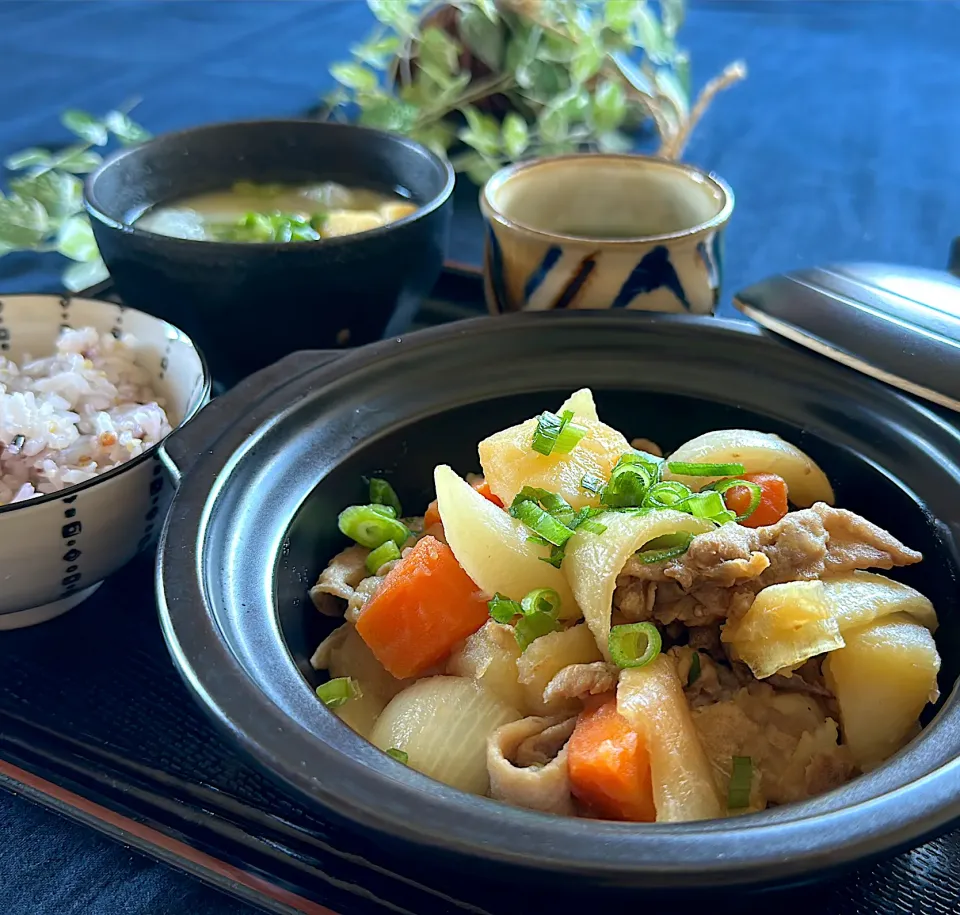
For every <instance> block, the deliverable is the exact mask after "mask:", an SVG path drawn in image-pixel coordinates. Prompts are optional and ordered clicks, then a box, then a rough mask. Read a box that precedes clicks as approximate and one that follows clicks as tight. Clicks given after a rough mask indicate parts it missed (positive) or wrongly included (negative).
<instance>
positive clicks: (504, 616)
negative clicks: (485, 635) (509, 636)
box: [487, 591, 523, 623]
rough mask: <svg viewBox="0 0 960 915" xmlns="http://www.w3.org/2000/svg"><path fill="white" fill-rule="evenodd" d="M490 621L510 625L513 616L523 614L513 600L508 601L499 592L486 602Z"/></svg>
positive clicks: (521, 609) (508, 599) (507, 598)
mask: <svg viewBox="0 0 960 915" xmlns="http://www.w3.org/2000/svg"><path fill="white" fill-rule="evenodd" d="M487 609H488V610H489V611H490V617H491V619H493V620H495V621H496V622H498V623H510V622H512V621H513V618H514V617H515V616H520V614H522V613H523V608H522V607H521V606H520V604H518V603H517V602H516V601H515V600H510V598H509V597H505V596H504V595H503V594H501V593H500V592H499V591H498V592H497V593H496V594H494V595H493V597H492V598H491V599H490V600H488V601H487Z"/></svg>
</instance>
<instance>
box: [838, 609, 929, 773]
mask: <svg viewBox="0 0 960 915" xmlns="http://www.w3.org/2000/svg"><path fill="white" fill-rule="evenodd" d="M845 639H846V643H847V644H846V646H845V647H844V648H840V649H838V650H837V651H833V652H831V653H830V654H829V655H827V658H826V660H825V661H824V663H823V675H824V680H825V681H826V684H827V686H828V687H829V688H830V690H831V691H832V692H833V694H834V695H835V696H836V697H837V702H838V703H839V705H840V723H841V725H842V727H843V736H844V742H845V743H846V745H847V746H848V747H849V748H850V752H851V754H852V756H853V759H854V761H855V762H856V763H857V765H858V766H859V767H860V768H861V769H863V770H867V769H872V768H874V767H875V766H878V765H879V764H880V763H882V762H883V761H884V760H885V759H887V758H888V757H890V756H892V755H893V754H894V753H896V752H897V750H899V749H900V748H901V747H903V746H904V745H905V744H906V743H907V742H908V741H909V740H911V739H912V738H913V737H914V736H915V735H916V734H917V732H918V731H919V725H918V723H917V719H918V718H919V716H920V713H921V712H922V711H923V709H924V706H926V704H927V703H928V702H934V701H936V699H937V697H938V696H939V692H938V690H937V672H938V671H939V670H940V656H939V654H937V646H936V645H935V644H934V641H933V636H932V635H930V632H929V631H928V630H927V629H926V628H925V627H924V626H921V625H919V624H918V623H916V622H914V621H913V620H912V619H911V618H910V617H909V616H907V615H906V614H901V613H897V614H894V615H892V616H887V617H884V618H883V619H880V620H878V621H876V622H873V623H871V624H869V625H867V626H864V627H862V628H861V629H855V630H853V631H852V632H848V633H847V634H846V635H845Z"/></svg>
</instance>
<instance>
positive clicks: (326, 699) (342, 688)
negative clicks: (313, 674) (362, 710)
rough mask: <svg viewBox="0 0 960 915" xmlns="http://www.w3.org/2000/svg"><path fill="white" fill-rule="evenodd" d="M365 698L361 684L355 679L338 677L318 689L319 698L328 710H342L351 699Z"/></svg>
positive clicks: (322, 684)
mask: <svg viewBox="0 0 960 915" xmlns="http://www.w3.org/2000/svg"><path fill="white" fill-rule="evenodd" d="M361 696H363V692H362V690H361V689H360V684H359V683H357V681H356V680H354V679H353V677H336V678H335V679H333V680H327V682H326V683H321V684H320V685H319V686H318V687H317V698H318V699H319V700H320V701H321V702H322V703H323V704H324V705H325V706H326V707H327V708H340V706H341V705H343V704H344V703H345V702H347V701H348V700H350V699H359V698H360V697H361Z"/></svg>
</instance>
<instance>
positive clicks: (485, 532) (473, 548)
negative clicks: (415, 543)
mask: <svg viewBox="0 0 960 915" xmlns="http://www.w3.org/2000/svg"><path fill="white" fill-rule="evenodd" d="M433 479H434V483H435V485H436V487H437V509H438V510H439V512H440V519H441V521H443V531H444V535H445V536H446V538H447V543H448V544H449V545H450V549H452V550H453V555H454V556H456V558H457V562H459V563H460V565H461V566H462V567H463V570H464V571H465V572H466V573H467V575H469V576H470V577H471V578H472V579H473V580H474V581H475V582H476V583H477V586H478V587H479V588H480V590H481V591H485V592H486V593H487V594H489V595H490V596H493V595H494V594H497V593H499V594H502V595H504V596H505V597H509V598H510V599H511V600H515V601H521V600H523V598H524V597H525V596H526V595H527V594H529V593H530V592H531V591H535V590H536V589H537V588H552V589H553V590H554V591H556V592H557V594H559V595H560V616H561V618H563V619H575V618H577V617H579V616H580V610H579V609H578V608H577V603H576V601H575V600H574V597H573V592H572V591H571V590H570V585H569V583H568V582H567V579H566V578H565V577H564V575H563V572H561V571H560V570H559V569H555V568H554V567H553V566H551V565H550V564H549V563H546V562H543V561H542V558H541V557H546V556H549V555H550V551H549V549H548V548H546V547H543V546H540V545H538V544H536V543H530V542H529V537H530V531H529V530H528V529H527V527H526V526H525V525H524V524H523V522H522V521H519V520H517V519H516V518H511V517H510V515H509V514H508V513H507V512H505V511H504V510H503V509H502V508H499V507H498V506H496V505H494V503H493V502H491V501H490V500H489V499H485V498H484V497H483V496H482V495H480V493H478V492H477V491H476V490H475V489H474V488H473V487H472V486H471V485H470V484H469V483H467V481H466V480H463V479H461V478H460V477H459V476H457V474H456V473H454V472H453V471H452V470H451V469H450V468H449V467H447V466H446V465H441V466H439V467H437V469H436V470H435V471H434V473H433Z"/></svg>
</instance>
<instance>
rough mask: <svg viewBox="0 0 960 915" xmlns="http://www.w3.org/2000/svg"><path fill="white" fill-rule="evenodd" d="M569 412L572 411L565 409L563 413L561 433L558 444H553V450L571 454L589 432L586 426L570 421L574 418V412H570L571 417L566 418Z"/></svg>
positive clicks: (558, 452)
mask: <svg viewBox="0 0 960 915" xmlns="http://www.w3.org/2000/svg"><path fill="white" fill-rule="evenodd" d="M567 413H570V411H569V410H565V411H564V413H563V416H564V422H563V426H561V428H560V434H559V435H558V436H557V441H556V444H555V445H554V446H553V450H554V451H555V452H556V453H557V454H569V453H570V452H571V451H573V449H574V448H576V447H577V445H579V444H580V440H581V439H582V438H583V437H584V436H585V435H586V434H587V429H586V427H584V426H578V425H577V424H576V423H573V422H570V419H573V413H570V419H566V415H567Z"/></svg>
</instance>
